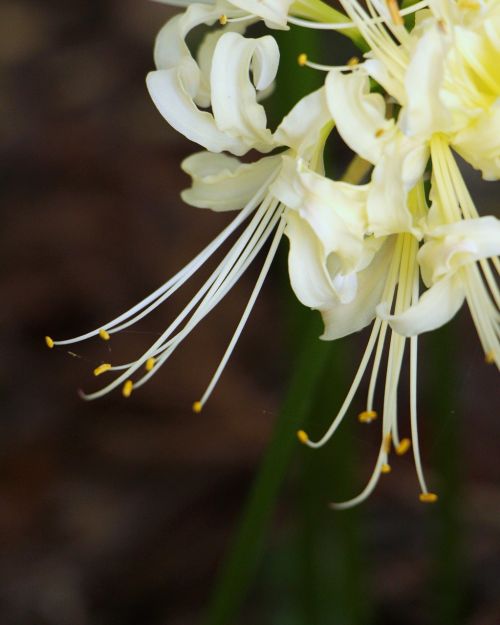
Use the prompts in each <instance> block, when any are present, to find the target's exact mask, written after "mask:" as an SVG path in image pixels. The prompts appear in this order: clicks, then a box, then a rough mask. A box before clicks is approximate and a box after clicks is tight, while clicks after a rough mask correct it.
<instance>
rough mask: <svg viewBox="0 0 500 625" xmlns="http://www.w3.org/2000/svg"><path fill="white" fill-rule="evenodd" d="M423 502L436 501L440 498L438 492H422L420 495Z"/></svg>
mask: <svg viewBox="0 0 500 625" xmlns="http://www.w3.org/2000/svg"><path fill="white" fill-rule="evenodd" d="M418 498H419V499H420V501H421V502H422V503H435V502H436V501H437V500H438V496H437V495H436V493H427V492H426V493H420V495H419V496H418Z"/></svg>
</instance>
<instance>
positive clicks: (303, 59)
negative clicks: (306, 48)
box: [297, 52, 307, 67]
mask: <svg viewBox="0 0 500 625" xmlns="http://www.w3.org/2000/svg"><path fill="white" fill-rule="evenodd" d="M297 63H298V64H299V65H300V67H304V65H305V64H306V63H307V54H306V53H305V52H302V54H299V56H298V57H297Z"/></svg>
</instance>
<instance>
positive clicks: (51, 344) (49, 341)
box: [45, 336, 54, 349]
mask: <svg viewBox="0 0 500 625" xmlns="http://www.w3.org/2000/svg"><path fill="white" fill-rule="evenodd" d="M45 345H47V347H48V348H49V349H52V348H53V347H54V339H51V338H50V336H46V337H45Z"/></svg>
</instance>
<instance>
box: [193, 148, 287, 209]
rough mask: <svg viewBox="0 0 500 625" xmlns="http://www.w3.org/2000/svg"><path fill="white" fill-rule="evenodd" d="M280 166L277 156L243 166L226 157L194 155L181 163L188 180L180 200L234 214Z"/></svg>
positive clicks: (208, 154) (234, 159) (279, 157)
mask: <svg viewBox="0 0 500 625" xmlns="http://www.w3.org/2000/svg"><path fill="white" fill-rule="evenodd" d="M280 165H281V156H268V157H265V158H261V159H260V160H259V161H256V162H255V163H250V164H245V163H240V161H239V160H238V159H236V158H234V157H232V156H228V155H226V154H212V153H211V152H198V153H197V154H193V155H192V156H189V157H188V158H186V159H185V160H184V161H183V162H182V165H181V167H182V169H183V170H184V171H185V172H186V173H187V174H189V175H190V176H191V177H192V179H193V182H192V186H191V187H190V188H189V189H185V190H184V191H183V192H182V193H181V196H182V199H183V200H184V201H185V202H187V204H191V206H197V207H199V208H211V209H212V210H215V211H229V210H236V209H239V208H242V207H243V206H245V205H246V204H247V203H248V202H249V201H250V200H251V199H252V198H253V197H254V195H255V194H256V193H257V192H258V191H259V190H260V189H261V188H262V186H263V185H264V184H265V183H266V181H268V180H269V179H270V177H272V173H273V171H277V169H278V168H279V167H280Z"/></svg>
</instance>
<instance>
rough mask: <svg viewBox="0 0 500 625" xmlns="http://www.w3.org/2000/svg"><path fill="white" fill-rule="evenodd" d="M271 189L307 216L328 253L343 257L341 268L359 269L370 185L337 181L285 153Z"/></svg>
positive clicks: (326, 253) (362, 251) (287, 204)
mask: <svg viewBox="0 0 500 625" xmlns="http://www.w3.org/2000/svg"><path fill="white" fill-rule="evenodd" d="M270 191H271V192H272V193H273V195H274V196H275V197H276V198H278V199H279V200H280V201H281V202H282V203H283V204H285V206H287V207H289V208H290V209H293V210H295V211H297V212H298V213H299V215H300V216H301V217H302V218H303V219H305V220H306V221H307V222H308V224H309V225H310V226H311V228H312V229H313V230H314V232H315V234H316V236H317V237H318V239H319V240H320V241H321V244H322V246H323V249H324V251H325V255H326V256H328V255H330V254H332V253H333V252H335V253H336V255H337V256H338V258H339V262H340V266H339V271H341V272H342V273H344V274H345V273H349V272H351V271H354V270H356V269H357V268H358V265H359V262H360V260H361V259H363V258H364V254H365V251H366V245H365V239H364V237H365V234H366V225H367V221H366V195H367V187H365V186H357V185H350V184H347V183H344V182H335V181H332V180H329V179H328V178H326V177H324V176H321V175H319V174H317V173H315V172H314V171H312V170H310V169H308V168H307V166H306V165H305V164H304V162H303V161H300V160H299V161H297V160H296V159H294V158H292V157H290V156H283V167H282V169H281V172H280V174H279V176H278V177H277V179H276V180H275V181H274V182H273V184H272V185H271V187H270Z"/></svg>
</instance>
